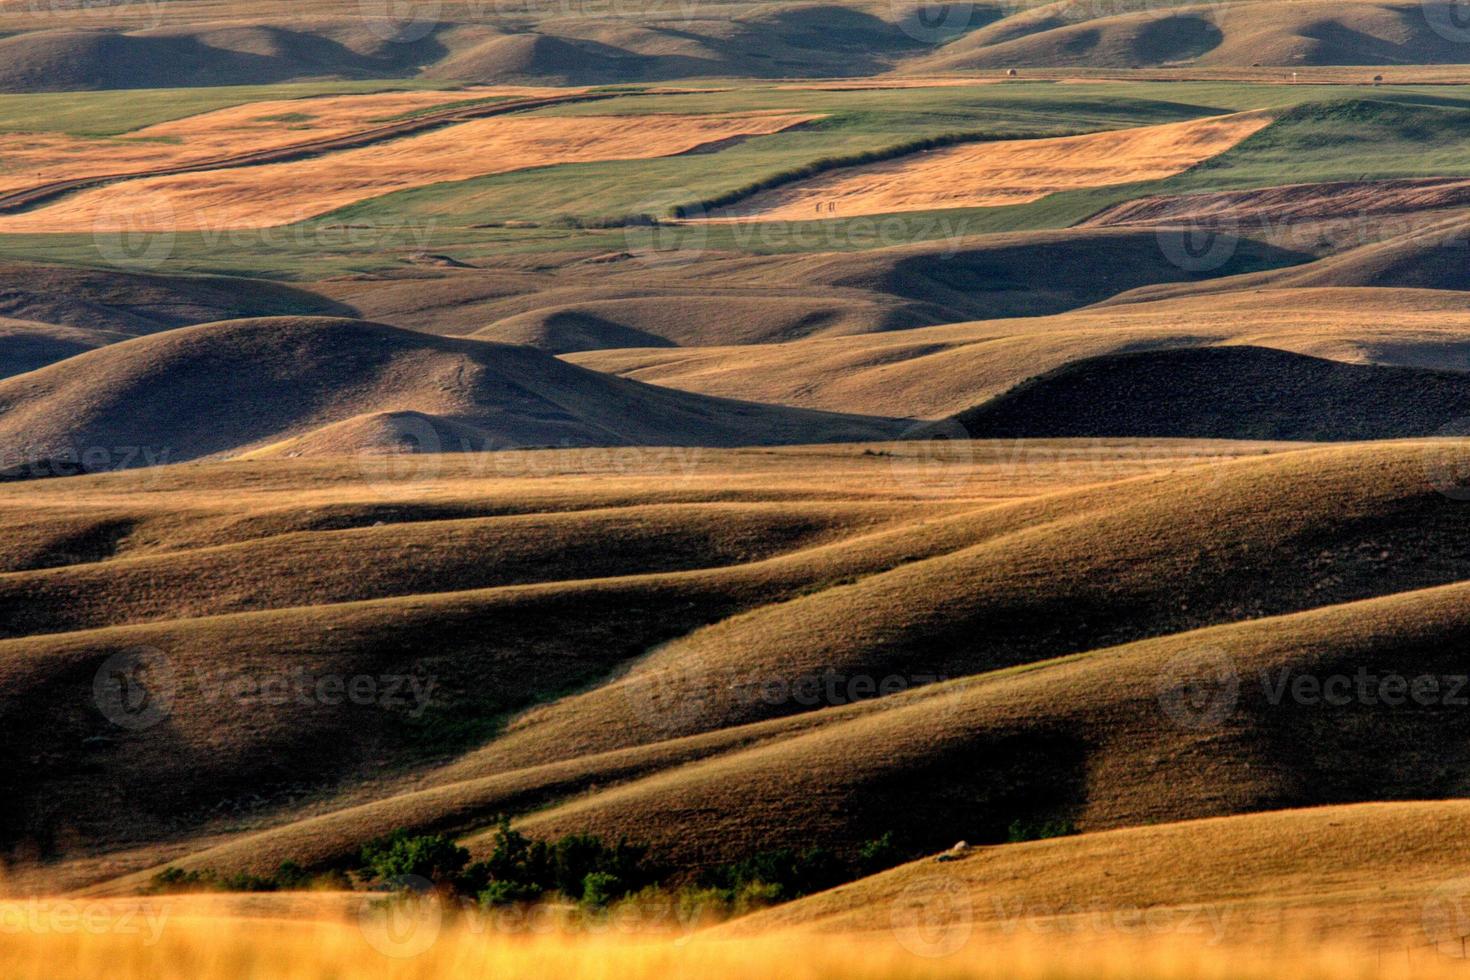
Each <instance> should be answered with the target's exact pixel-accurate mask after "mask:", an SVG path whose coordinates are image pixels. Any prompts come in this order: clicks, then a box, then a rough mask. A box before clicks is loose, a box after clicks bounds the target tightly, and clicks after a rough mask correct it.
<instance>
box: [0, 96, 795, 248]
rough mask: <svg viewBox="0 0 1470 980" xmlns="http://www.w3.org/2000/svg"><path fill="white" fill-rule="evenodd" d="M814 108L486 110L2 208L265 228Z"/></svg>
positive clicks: (731, 133)
mask: <svg viewBox="0 0 1470 980" xmlns="http://www.w3.org/2000/svg"><path fill="white" fill-rule="evenodd" d="M440 98H441V100H442V98H443V96H442V93H441V95H440ZM813 118H815V117H813V116H811V115H799V114H792V113H762V112H752V113H741V114H732V115H710V116H679V115H649V116H638V117H627V116H587V117H565V118H560V117H549V116H506V117H494V118H489V119H479V120H473V121H470V122H466V123H461V124H459V125H456V126H450V127H448V128H445V129H439V130H434V131H431V132H427V133H423V134H420V135H417V136H411V137H407V138H404V139H399V140H393V141H390V142H387V143H383V144H377V145H373V146H367V147H362V148H360V149H355V150H344V151H342V152H339V153H332V154H327V155H325V156H320V157H313V158H310V159H307V160H299V161H294V162H290V163H276V164H266V165H262V166H256V167H246V168H240V169H231V170H211V171H204V172H200V173H190V174H179V175H175V176H170V177H150V178H143V179H138V180H129V181H125V182H122V183H118V184H110V185H108V186H106V187H100V188H95V189H92V190H87V191H82V192H79V193H77V194H73V195H70V196H68V197H65V198H63V199H61V200H60V201H58V202H56V203H54V204H52V205H50V206H48V207H42V208H38V209H36V210H33V211H26V212H23V213H20V214H11V215H4V216H0V232H25V231H39V232H66V231H76V232H92V231H94V230H95V231H135V232H144V231H166V230H170V229H173V230H180V231H183V230H210V229H222V228H264V227H270V226H274V225H282V224H289V223H291V222H294V221H301V220H304V219H306V218H309V217H312V216H314V215H318V214H322V213H324V212H327V211H331V210H333V209H335V208H340V207H343V206H344V205H347V204H351V203H353V202H355V201H360V200H363V199H365V198H369V197H378V196H381V195H383V194H388V193H392V192H393V191H399V190H406V189H408V188H411V187H421V186H424V185H426V184H434V183H439V182H441V181H452V180H464V179H467V178H470V177H479V176H484V175H486V174H495V173H505V172H507V171H511V170H520V169H524V168H527V167H545V166H552V165H555V164H565V163H587V162H591V161H596V160H617V159H647V158H650V157H661V156H670V155H673V154H677V153H684V152H687V151H689V150H692V149H695V148H697V147H699V146H702V145H704V144H707V143H716V142H719V141H720V140H725V139H730V138H731V137H735V136H758V135H765V134H769V133H777V132H780V131H781V130H783V129H788V128H790V127H792V126H796V125H799V124H801V123H803V122H808V121H810V120H811V119H813ZM31 182H32V183H33V182H34V181H31Z"/></svg>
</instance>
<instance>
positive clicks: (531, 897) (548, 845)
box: [361, 818, 663, 907]
mask: <svg viewBox="0 0 1470 980" xmlns="http://www.w3.org/2000/svg"><path fill="white" fill-rule="evenodd" d="M361 857H362V865H363V870H364V872H365V873H366V874H368V875H369V876H371V877H372V878H375V879H377V880H379V881H382V882H388V883H402V882H405V881H407V880H409V879H415V878H416V879H422V880H425V881H428V882H431V883H432V884H433V885H434V886H435V887H438V888H444V889H447V890H450V891H453V892H455V893H457V894H460V895H467V896H473V897H474V898H476V899H477V900H478V901H479V902H480V904H482V905H512V904H516V903H522V902H534V901H537V900H539V899H541V898H543V897H545V896H547V895H551V894H558V895H561V896H563V897H565V898H566V899H568V900H570V901H573V902H578V903H580V904H583V905H588V906H593V907H599V906H604V905H607V904H609V903H611V902H613V901H615V900H617V899H619V898H622V897H623V896H625V895H627V894H629V893H630V892H635V891H638V890H640V889H643V888H646V887H648V886H649V885H652V884H655V883H656V882H657V881H658V880H659V879H660V878H661V877H663V874H662V871H661V869H659V868H657V867H655V866H654V865H652V864H651V863H649V861H648V859H647V858H648V849H647V848H646V847H643V846H641V845H636V844H629V843H628V842H626V841H619V842H618V843H616V844H612V845H608V844H605V843H603V841H602V839H601V838H600V837H596V836H594V835H592V834H569V835H567V836H565V837H563V838H561V839H560V840H557V841H541V840H532V839H531V838H529V837H527V836H525V835H524V834H522V833H520V832H519V831H516V830H513V829H511V826H510V821H509V820H508V819H505V818H502V819H501V821H500V824H499V826H498V827H497V828H496V831H495V848H494V850H493V851H492V852H491V854H490V857H489V858H487V859H486V860H484V861H476V862H475V863H473V864H471V863H470V852H469V851H467V850H465V849H464V848H463V847H460V846H459V845H458V844H455V843H454V842H453V841H452V840H450V839H449V838H447V837H444V836H442V835H438V834H435V835H430V836H423V835H420V836H410V835H409V834H408V832H407V831H404V830H401V829H400V830H397V831H395V832H394V833H392V834H390V835H388V836H387V837H384V838H380V839H379V840H375V841H372V842H370V843H369V844H367V845H366V846H365V847H363V849H362V855H361Z"/></svg>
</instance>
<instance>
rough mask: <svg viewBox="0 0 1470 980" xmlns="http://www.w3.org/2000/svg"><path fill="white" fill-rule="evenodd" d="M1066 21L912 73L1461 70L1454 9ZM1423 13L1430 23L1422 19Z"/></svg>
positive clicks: (1231, 9)
mask: <svg viewBox="0 0 1470 980" xmlns="http://www.w3.org/2000/svg"><path fill="white" fill-rule="evenodd" d="M1116 10H1117V8H1116V7H1114V8H1108V10H1107V11H1105V13H1109V14H1113V15H1112V16H1101V17H1096V18H1082V19H1078V18H1075V17H1068V16H1066V14H1067V5H1066V4H1054V5H1051V6H1048V7H1040V8H1037V9H1035V10H1032V11H1027V12H1024V13H1021V14H1019V15H1017V16H1015V17H1013V18H1009V19H1007V20H1002V21H1000V22H999V23H996V24H992V25H990V26H988V27H985V28H982V29H981V30H979V31H975V32H974V33H972V34H969V35H967V36H965V37H963V38H961V39H959V40H957V41H955V42H953V43H951V44H949V45H947V46H945V47H943V48H941V49H940V50H939V51H938V52H936V53H935V54H934V55H932V56H929V57H925V58H921V59H918V60H916V61H913V62H910V63H909V64H908V65H907V66H906V70H909V71H939V72H943V71H956V70H966V69H975V68H1011V67H1091V68H1128V67H1152V66H1161V65H1177V64H1198V65H1209V66H1224V65H1233V66H1242V65H1257V64H1260V65H1285V66H1296V65H1300V66H1304V67H1306V66H1313V65H1401V64H1464V63H1465V62H1466V60H1467V58H1470V53H1467V51H1466V49H1465V45H1464V44H1462V43H1459V42H1458V41H1457V40H1456V35H1455V32H1454V31H1453V29H1448V30H1446V31H1444V32H1441V31H1437V30H1435V27H1434V22H1435V21H1434V19H1435V18H1437V19H1438V20H1437V23H1439V24H1442V25H1445V26H1446V27H1447V28H1452V27H1453V25H1454V24H1455V23H1456V22H1455V20H1454V19H1453V18H1454V8H1453V4H1450V3H1441V2H1437V0H1436V2H1431V3H1427V4H1422V5H1421V4H1411V3H1402V2H1399V3H1328V2H1320V0H1307V2H1297V0H1266V2H1255V3H1226V4H1204V5H1199V6H1180V7H1170V8H1167V9H1162V10H1147V9H1145V10H1141V11H1136V12H1123V13H1114V11H1116ZM1426 12H1427V16H1426Z"/></svg>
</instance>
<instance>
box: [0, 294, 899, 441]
mask: <svg viewBox="0 0 1470 980" xmlns="http://www.w3.org/2000/svg"><path fill="white" fill-rule="evenodd" d="M385 411H386V412H398V413H402V412H415V413H420V414H418V415H415V416H412V418H413V419H416V420H417V421H418V422H419V423H423V422H424V421H426V420H429V421H430V425H429V426H428V427H427V428H425V427H424V426H423V425H422V424H419V425H415V426H411V428H413V429H414V430H415V431H414V432H413V433H412V434H413V436H414V438H413V440H412V441H411V444H410V445H409V446H408V447H407V448H409V449H411V450H413V451H418V452H423V451H430V452H434V451H443V450H449V451H469V450H475V451H481V450H484V449H486V448H516V447H522V446H534V445H548V444H550V445H602V446H605V445H627V444H640V445H720V444H726V445H728V444H732V443H758V444H759V443H781V442H793V441H806V442H824V441H842V440H847V439H862V438H874V437H880V438H881V437H882V436H884V435H893V434H896V433H897V432H899V431H900V425H899V424H898V423H894V422H888V421H884V420H879V419H867V418H859V417H850V418H849V417H842V416H837V415H830V414H823V413H816V412H810V411H804V410H799V409H782V408H776V407H770V406H762V405H754V404H741V403H737V402H731V401H724V400H714V399H707V398H703V397H700V396H691V395H685V394H681V393H675V392H672V391H668V390H666V389H659V388H652V387H649V386H646V385H640V384H637V383H635V382H626V381H622V380H618V379H613V378H608V377H605V376H603V375H599V374H596V373H593V372H590V371H587V370H585V369H582V368H577V367H574V366H571V365H567V364H564V363H562V362H560V361H557V360H555V359H554V358H552V357H551V356H549V355H547V354H544V353H542V352H539V351H534V350H531V349H529V348H524V347H515V346H511V345H504V344H492V343H488V342H483V341H473V340H453V339H448V338H440V337H434V336H430V335H427V334H418V333H414V332H411V331H406V330H400V329H397V328H394V327H387V326H383V325H381V324H373V323H365V322H361V321H353V320H341V319H326V318H317V319H312V318H290V317H286V318H267V319H258V320H236V321H227V322H224V323H219V324H206V325H204V326H199V327H191V328H184V329H180V330H173V331H167V332H164V333H160V334H154V335H150V336H148V337H142V338H138V339H136V340H132V341H128V342H126V343H123V344H117V345H113V346H110V347H106V348H103V349H101V350H97V351H92V352H89V353H87V354H84V355H81V356H80V357H77V358H72V359H68V360H66V361H63V362H61V363H57V364H53V365H51V366H49V367H47V368H43V369H41V370H39V371H34V372H31V373H29V374H26V375H23V376H20V377H16V378H12V379H10V380H9V381H7V382H3V383H0V444H3V445H4V447H5V450H6V455H7V457H8V458H9V459H10V460H11V462H12V464H14V463H24V462H27V461H32V460H34V461H39V462H42V463H44V461H46V460H51V459H57V458H62V457H67V456H74V455H77V454H81V455H86V453H87V451H88V450H89V449H93V450H99V451H101V450H106V451H108V452H109V454H111V453H114V452H117V451H119V450H120V448H121V447H149V448H150V450H151V453H152V455H153V456H154V457H156V458H162V459H165V460H167V461H170V462H182V461H185V460H191V459H198V458H201V457H206V456H217V455H225V454H235V453H239V452H242V451H245V450H251V449H261V448H263V447H265V446H268V445H270V444H272V443H277V442H280V441H282V440H285V439H292V438H295V437H298V436H305V435H306V434H307V433H309V432H311V431H312V430H314V429H321V428H323V427H326V426H330V425H334V424H337V423H343V422H347V421H348V420H349V419H354V418H357V417H361V416H365V415H373V414H377V413H382V412H385ZM430 417H432V418H430ZM441 420H442V424H441ZM354 431H355V433H356V434H357V435H358V436H359V437H363V436H366V437H370V438H374V439H382V438H387V439H390V440H392V441H391V442H390V443H389V444H388V445H386V446H385V445H383V444H382V443H381V442H378V443H364V442H358V443H356V444H350V441H348V442H344V440H343V430H341V429H340V428H339V429H337V430H336V431H334V432H333V433H331V434H329V435H324V436H323V437H322V438H323V439H325V440H326V441H327V442H328V444H329V445H330V447H331V448H332V449H334V450H337V451H369V452H381V451H384V450H391V449H394V448H396V444H397V442H398V436H399V435H401V432H402V430H401V428H394V427H388V428H384V427H382V426H375V425H366V426H363V425H359V426H358V427H357V428H356V429H355V430H354ZM471 433H472V434H473V435H474V436H475V438H474V440H473V441H471V442H470V443H468V444H462V443H460V442H459V441H458V438H457V437H463V436H466V435H468V434H471ZM309 444H310V443H309V442H308V443H307V445H309ZM134 459H135V463H134V465H144V462H145V460H144V458H143V457H142V456H141V455H139V456H135V457H134Z"/></svg>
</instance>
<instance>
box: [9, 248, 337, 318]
mask: <svg viewBox="0 0 1470 980" xmlns="http://www.w3.org/2000/svg"><path fill="white" fill-rule="evenodd" d="M350 312H351V311H350V309H349V308H348V307H346V306H343V305H341V304H338V303H335V302H333V301H332V300H330V299H326V298H323V297H321V296H318V295H316V294H314V293H311V292H308V291H306V290H304V289H298V288H295V287H292V286H285V285H282V284H280V283H273V282H266V281H263V280H259V279H237V278H233V277H228V276H166V275H150V274H147V273H140V272H127V271H122V270H119V269H78V268H71V267H68V266H52V265H39V264H34V263H18V262H7V263H4V264H3V265H0V316H4V317H8V318H12V319H17V320H32V321H36V322H39V323H51V324H57V325H59V326H65V327H74V328H77V329H79V330H91V331H111V332H114V333H117V334H128V335H133V336H140V335H143V334H150V333H157V332H158V331H160V330H168V329H171V328H173V327H183V326H189V325H191V324H195V323H210V322H213V321H216V320H233V319H237V318H239V317H250V316H287V315H309V314H321V315H333V316H345V315H348V314H349V313H350Z"/></svg>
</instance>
